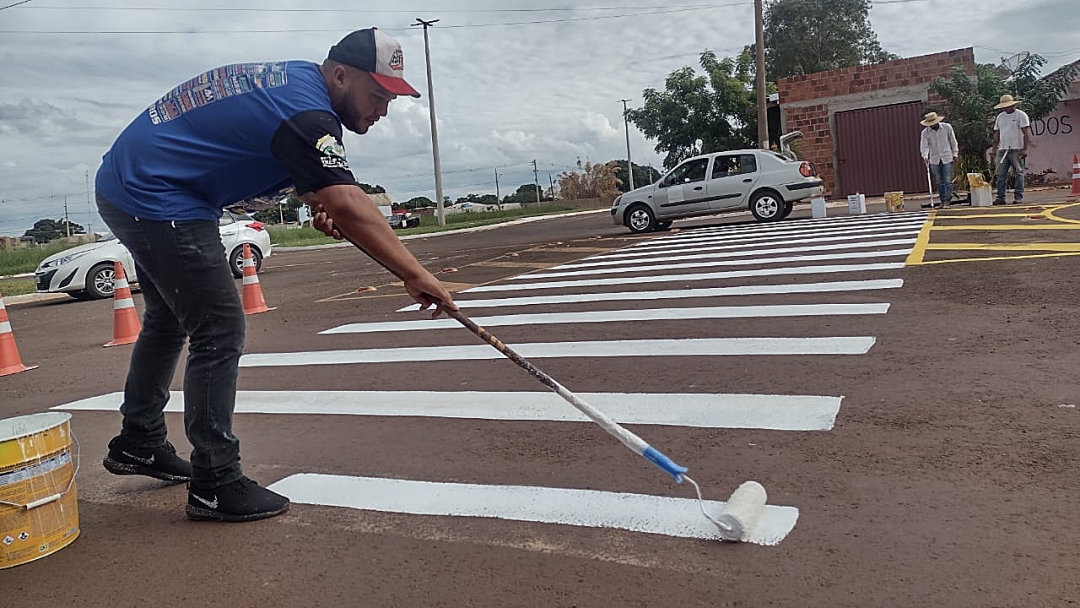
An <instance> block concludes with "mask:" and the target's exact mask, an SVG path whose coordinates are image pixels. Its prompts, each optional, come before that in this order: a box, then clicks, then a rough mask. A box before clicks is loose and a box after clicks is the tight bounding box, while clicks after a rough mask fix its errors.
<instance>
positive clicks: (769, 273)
mask: <svg viewBox="0 0 1080 608" xmlns="http://www.w3.org/2000/svg"><path fill="white" fill-rule="evenodd" d="M903 267H904V263H903V262H883V263H878V264H837V265H830V266H791V267H781V268H755V269H753V270H725V271H723V272H697V273H692V274H675V275H669V276H647V277H614V278H610V279H582V280H575V281H549V282H543V283H516V284H495V285H481V286H480V287H473V288H472V289H466V290H465V291H463V292H462V293H478V292H491V291H528V290H532V289H562V288H564V287H570V288H576V287H585V288H588V287H601V286H606V285H640V284H644V283H687V282H691V281H714V280H720V279H743V278H748V277H773V276H786V275H802V274H833V273H837V272H873V271H877V270H901V269H902V268H903Z"/></svg>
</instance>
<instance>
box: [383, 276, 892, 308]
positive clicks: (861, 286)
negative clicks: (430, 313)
mask: <svg viewBox="0 0 1080 608" xmlns="http://www.w3.org/2000/svg"><path fill="white" fill-rule="evenodd" d="M903 286H904V280H903V279H868V280H864V281H835V282H827V283H794V284H786V285H745V286H741V287H714V288H710V289H665V290H657V291H620V292H612V293H573V294H564V295H560V296H522V297H518V298H492V299H489V300H461V299H457V298H455V299H454V303H455V304H457V305H458V307H459V308H500V307H513V306H534V305H537V304H578V303H583V302H614V301H626V300H632V301H650V300H677V299H683V298H720V297H734V296H755V295H772V294H790V293H829V292H844V291H872V290H878V289H899V288H901V287H903ZM418 310H420V305H419V304H412V305H410V306H405V307H404V308H399V309H398V312H415V311H418Z"/></svg>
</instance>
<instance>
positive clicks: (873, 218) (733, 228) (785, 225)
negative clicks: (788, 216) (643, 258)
mask: <svg viewBox="0 0 1080 608" xmlns="http://www.w3.org/2000/svg"><path fill="white" fill-rule="evenodd" d="M928 215H929V214H926V213H917V214H909V215H902V216H900V215H898V216H895V217H890V216H885V215H868V216H862V217H857V218H836V219H803V220H795V221H789V222H781V223H779V224H765V225H762V224H760V223H750V224H735V225H730V224H729V225H723V226H705V227H701V228H688V229H686V230H684V231H682V232H679V233H676V234H669V235H666V236H662V237H660V238H657V239H652V240H649V241H645V242H644V243H640V244H638V245H632V246H633V247H638V246H642V245H645V244H647V243H656V242H659V241H673V240H679V239H684V238H696V237H699V236H707V235H708V236H711V235H719V234H724V235H733V236H737V235H746V234H768V233H771V232H776V233H783V232H802V231H806V230H820V229H822V228H828V229H832V228H838V227H841V226H846V227H850V228H856V227H865V226H874V225H882V226H887V225H891V224H904V223H909V222H921V221H925V220H926V218H927V217H928Z"/></svg>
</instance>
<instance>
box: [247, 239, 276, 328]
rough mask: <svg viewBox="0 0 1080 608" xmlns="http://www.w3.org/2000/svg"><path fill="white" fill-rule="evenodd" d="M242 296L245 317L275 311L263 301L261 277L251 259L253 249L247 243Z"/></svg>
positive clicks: (253, 260)
mask: <svg viewBox="0 0 1080 608" xmlns="http://www.w3.org/2000/svg"><path fill="white" fill-rule="evenodd" d="M241 296H243V297H242V300H243V302H244V314H245V315H254V314H258V313H260V312H269V311H271V310H275V309H274V308H269V307H267V306H266V300H264V299H263V292H262V286H261V285H259V275H258V274H257V273H256V272H255V259H254V258H252V257H251V247H250V246H249V245H248V244H247V243H244V289H243V291H242V292H241Z"/></svg>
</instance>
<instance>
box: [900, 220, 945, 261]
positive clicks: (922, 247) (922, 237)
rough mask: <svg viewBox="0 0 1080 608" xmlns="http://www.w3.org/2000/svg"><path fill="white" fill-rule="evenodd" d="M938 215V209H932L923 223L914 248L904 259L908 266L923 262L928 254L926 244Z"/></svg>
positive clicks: (928, 241)
mask: <svg viewBox="0 0 1080 608" xmlns="http://www.w3.org/2000/svg"><path fill="white" fill-rule="evenodd" d="M936 217H937V212H936V211H931V212H930V215H929V216H928V217H927V219H926V223H924V224H923V227H922V230H920V231H919V236H918V237H917V238H916V239H915V247H914V248H912V250H911V253H909V254H908V257H907V259H906V260H904V263H905V264H907V265H908V266H914V265H916V264H922V262H923V256H924V255H926V246H927V245H928V244H929V243H930V231H931V230H932V229H933V227H934V219H935V218H936Z"/></svg>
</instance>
